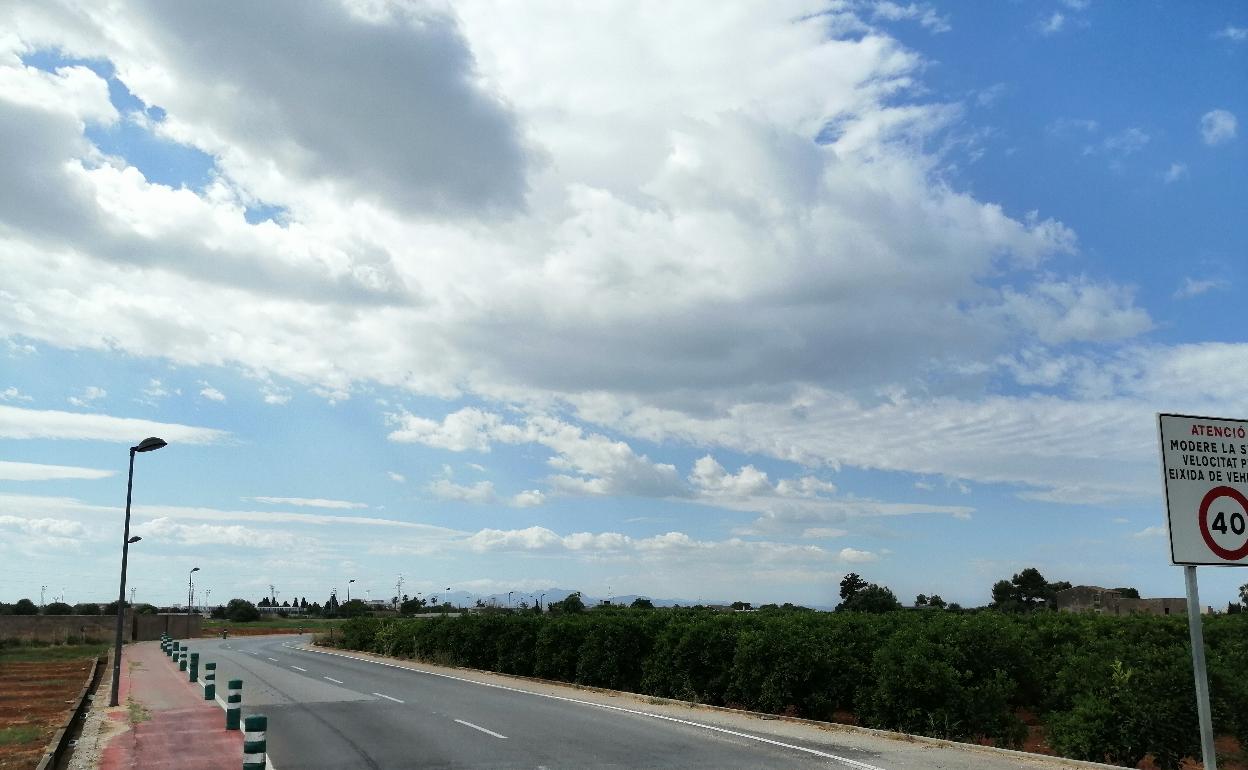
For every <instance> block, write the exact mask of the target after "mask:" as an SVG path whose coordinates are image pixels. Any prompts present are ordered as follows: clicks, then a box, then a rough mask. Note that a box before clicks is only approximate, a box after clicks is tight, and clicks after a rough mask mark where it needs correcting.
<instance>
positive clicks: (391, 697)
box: [191, 636, 1092, 770]
mask: <svg viewBox="0 0 1248 770" xmlns="http://www.w3.org/2000/svg"><path fill="white" fill-rule="evenodd" d="M300 639H301V638H300V637H293V636H269V637H238V638H235V639H230V640H228V641H222V640H219V639H213V640H209V639H203V640H197V641H195V642H193V643H192V644H191V649H192V650H193V651H199V652H200V653H201V659H203V660H212V661H216V662H217V681H218V682H219V685H218V687H219V693H220V694H224V692H225V684H226V682H227V681H228V680H230V679H242V680H243V704H244V709H243V710H244V713H264V714H267V715H268V716H269V728H268V729H269V732H268V741H269V743H268V745H269V756H270V759H271V760H272V763H273V765H274V767H275V768H276V770H317V769H319V768H325V770H331V769H332V770H344V769H347V768H378V769H379V770H391V769H392V768H641V767H645V768H708V769H710V768H715V769H716V770H722V769H724V768H815V767H818V768H851V769H852V770H899V769H900V768H925V769H926V768H934V769H936V770H945V769H948V770H1014V769H1015V768H1017V769H1018V770H1044V769H1045V768H1049V769H1055V768H1069V767H1091V766H1092V765H1089V764H1087V763H1068V762H1065V761H1061V760H1048V759H1043V758H1038V757H1037V758H1032V757H1030V756H1022V757H1017V758H1016V757H1014V756H1008V755H1002V754H998V753H989V752H982V751H978V750H975V749H971V748H958V747H943V746H933V745H929V744H926V743H913V742H908V741H905V740H897V739H891V738H883V737H879V736H875V735H871V734H868V733H864V732H859V731H851V730H837V729H835V728H834V729H822V728H819V727H816V726H811V725H804V724H798V723H793V722H787V721H784V720H769V719H764V718H760V717H749V716H742V715H738V714H726V713H722V712H718V711H711V710H702V709H691V708H689V707H686V706H673V705H667V704H658V703H656V704H651V703H649V702H648V701H647V699H646V698H644V697H641V696H638V697H624V696H612V695H606V694H601V693H593V692H589V691H585V690H578V689H576V688H572V687H566V686H558V685H546V684H543V683H534V682H527V681H521V680H516V679H511V678H508V677H501V676H495V675H491V674H480V673H477V672H460V671H457V670H455V669H446V668H441V667H435V666H423V665H418V666H417V667H415V668H413V667H410V666H409V664H407V663H404V664H401V665H396V664H390V665H386V664H384V663H380V662H375V661H370V660H360V659H356V658H353V657H349V656H347V655H343V654H334V653H327V652H314V651H306V650H301V649H298V646H300V645H301V641H300ZM303 639H305V640H306V639H307V637H303Z"/></svg>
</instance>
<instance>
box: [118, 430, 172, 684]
mask: <svg viewBox="0 0 1248 770" xmlns="http://www.w3.org/2000/svg"><path fill="white" fill-rule="evenodd" d="M165 445H166V444H165V441H164V439H159V438H156V437H155V436H152V437H150V438H145V439H143V440H142V441H140V442H139V444H138V446H132V447H130V474H129V475H128V476H127V477H126V526H125V529H124V531H123V534H122V536H121V588H120V589H119V590H118V591H117V638H116V639H115V640H114V644H113V686H112V689H111V690H109V696H108V705H110V706H116V705H117V688H118V687H120V686H121V627H122V624H123V622H124V620H123V619H124V618H125V615H126V560H127V558H128V557H129V555H130V543H132V542H135V543H137V542H138V541H139V540H140V539H141V538H138V537H135V538H133V539H131V537H130V497H131V493H132V492H133V490H134V455H135V453H137V452H151V451H153V450H155V449H160V448H161V447H163V446H165Z"/></svg>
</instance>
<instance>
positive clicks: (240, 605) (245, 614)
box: [225, 599, 260, 623]
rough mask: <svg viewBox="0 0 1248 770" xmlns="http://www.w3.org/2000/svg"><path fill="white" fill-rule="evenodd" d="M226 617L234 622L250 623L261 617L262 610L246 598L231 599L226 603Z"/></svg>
mask: <svg viewBox="0 0 1248 770" xmlns="http://www.w3.org/2000/svg"><path fill="white" fill-rule="evenodd" d="M225 618H226V620H229V621H230V622H232V623H249V622H251V621H253V620H259V619H260V610H258V609H256V605H254V604H252V603H251V602H249V601H247V600H246V599H230V601H229V603H228V604H226V605H225Z"/></svg>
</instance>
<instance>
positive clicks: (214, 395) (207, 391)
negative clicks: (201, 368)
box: [199, 380, 225, 401]
mask: <svg viewBox="0 0 1248 770" xmlns="http://www.w3.org/2000/svg"><path fill="white" fill-rule="evenodd" d="M199 384H200V385H202V386H203V388H202V389H201V390H200V391H199V395H201V396H203V397H204V398H206V399H208V400H209V401H224V400H225V394H224V393H222V392H221V391H219V390H217V389H216V388H214V387H212V386H211V385H209V384H208V383H206V382H203V381H202V380H201V381H200V383H199Z"/></svg>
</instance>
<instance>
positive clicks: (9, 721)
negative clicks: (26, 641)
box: [0, 658, 92, 770]
mask: <svg viewBox="0 0 1248 770" xmlns="http://www.w3.org/2000/svg"><path fill="white" fill-rule="evenodd" d="M91 661H92V659H91V658H83V659H80V660H56V661H32V662H12V663H0V730H2V729H5V728H10V727H25V726H32V727H36V728H38V730H39V732H38V734H37V735H36V737H35V738H34V739H33V740H30V741H26V742H25V743H16V744H10V745H7V746H5V745H0V768H4V770H17V769H18V768H22V770H26V769H27V768H33V767H35V766H36V765H38V764H39V760H40V759H42V758H43V750H44V749H45V748H46V747H47V745H48V741H49V740H51V739H52V734H53V733H55V732H56V729H57V727H59V726H60V724H61V722H62V721H63V720H64V718H65V716H66V712H68V710H69V709H71V708H73V706H74V705H75V704H74V702H73V701H74V699H75V698H76V697H77V696H78V693H79V692H80V691H81V690H82V686H83V685H84V684H86V681H87V674H88V673H89V672H90V671H91Z"/></svg>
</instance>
